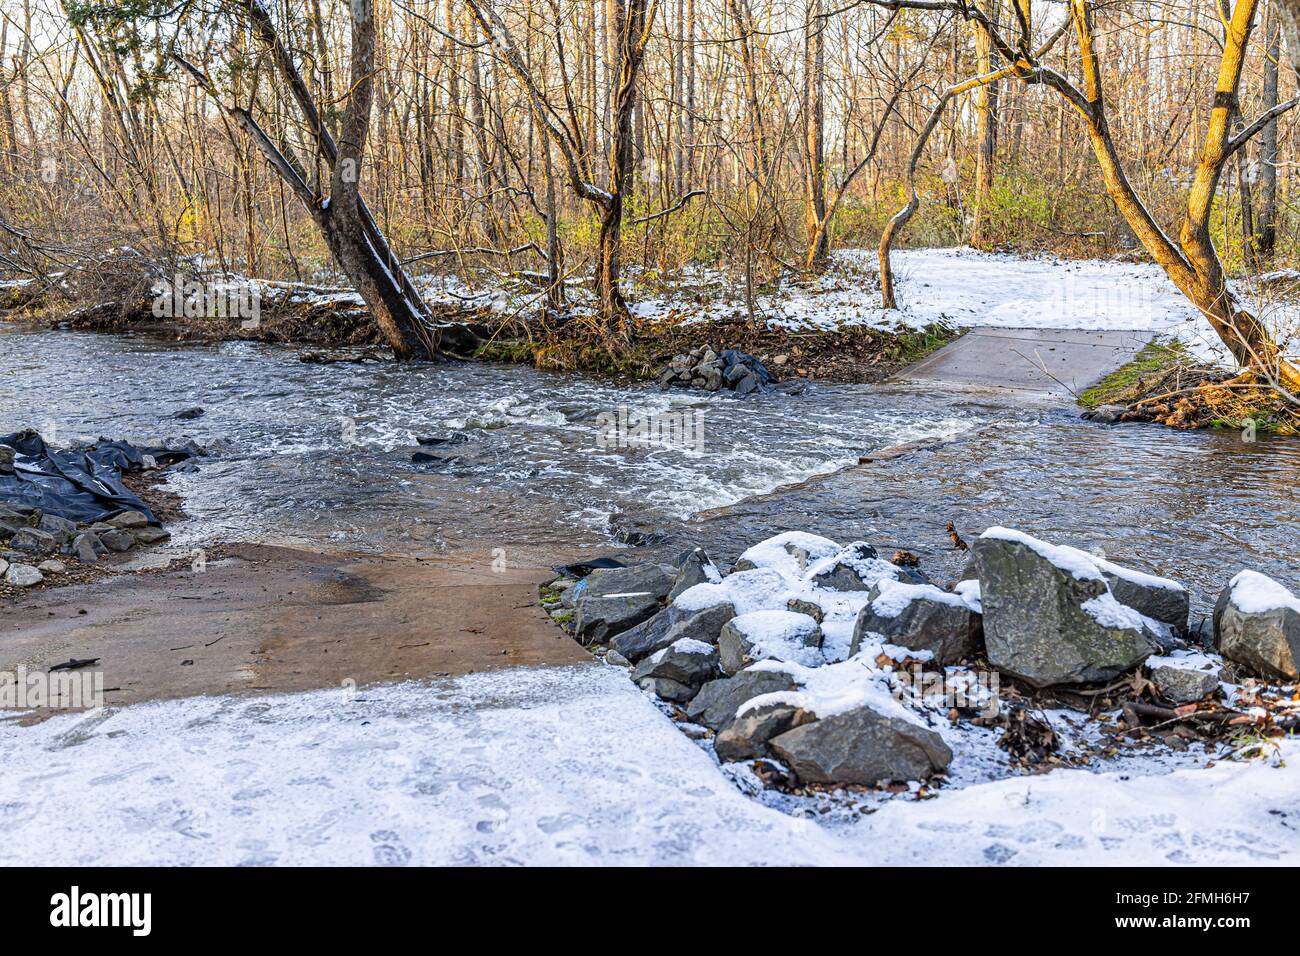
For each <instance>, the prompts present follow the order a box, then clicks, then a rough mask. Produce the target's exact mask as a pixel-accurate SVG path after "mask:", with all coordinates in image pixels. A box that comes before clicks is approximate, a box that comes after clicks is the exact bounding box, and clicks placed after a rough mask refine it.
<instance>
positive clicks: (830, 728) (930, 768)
mask: <svg viewBox="0 0 1300 956" xmlns="http://www.w3.org/2000/svg"><path fill="white" fill-rule="evenodd" d="M768 746H769V747H770V748H771V750H772V753H773V754H774V755H775V756H776V757H777V758H778V759H779V760H780V761H781V762H782V763H784V764H785V765H786V766H787V767H789V768H790V770H792V771H793V772H794V774H795V776H797V777H798V778H799V779H800V780H801V781H803V782H804V783H819V784H846V783H856V784H863V785H866V786H873V785H875V784H877V783H880V782H882V781H892V780H899V781H903V780H924V779H925V778H927V777H929V776H930V775H931V774H932V773H934V772H935V771H938V770H943V769H944V768H945V767H947V766H948V764H949V763H950V762H951V761H952V751H951V750H949V749H948V746H947V744H945V743H944V742H943V738H941V737H940V736H939V735H938V734H936V733H935V732H934V731H933V730H929V729H927V728H925V727H920V726H917V725H916V724H913V723H911V722H909V721H906V720H900V719H899V718H896V717H884V716H882V715H880V714H878V713H876V712H875V711H874V710H872V709H871V708H870V707H859V708H858V709H857V710H851V711H849V712H847V713H843V714H836V715H834V716H832V717H824V718H822V719H821V720H818V721H815V722H813V723H810V724H804V725H803V726H800V727H795V728H794V729H792V730H787V731H786V732H785V733H783V734H779V735H777V736H776V737H773V738H772V739H771V740H770V741H769V742H768Z"/></svg>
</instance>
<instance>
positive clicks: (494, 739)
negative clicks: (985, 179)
mask: <svg viewBox="0 0 1300 956" xmlns="http://www.w3.org/2000/svg"><path fill="white" fill-rule="evenodd" d="M1283 747H1284V750H1283V754H1284V755H1287V756H1292V757H1295V758H1297V759H1296V763H1297V765H1300V748H1298V747H1297V745H1295V744H1292V743H1286V744H1284V745H1283ZM0 827H3V830H4V833H5V837H6V839H5V840H4V841H3V842H2V843H0V863H4V864H18V863H32V864H74V865H75V864H149V863H173V864H270V863H280V864H323V863H333V864H438V863H488V864H520V863H533V864H591V863H604V864H618V863H627V864H749V863H767V864H797V863H820V864H836V863H840V864H843V863H871V864H916V863H927V864H985V865H987V864H1008V865H1017V864H1034V863H1054V864H1067V865H1069V864H1073V865H1116V864H1139V863H1199V864H1272V863H1295V862H1297V861H1300V771H1297V770H1295V769H1292V768H1291V767H1286V766H1283V767H1281V768H1275V767H1270V766H1267V765H1265V764H1263V763H1259V762H1256V763H1250V764H1237V763H1222V764H1219V765H1218V766H1216V767H1214V768H1212V769H1209V770H1193V771H1179V772H1175V773H1173V774H1169V775H1166V776H1154V777H1137V776H1131V777H1127V778H1126V777H1122V776H1119V775H1116V774H1105V775H1094V774H1090V773H1087V772H1085V771H1057V772H1054V773H1052V774H1050V775H1047V776H1040V777H1022V778H1017V779H1013V780H1005V781H1001V782H998V783H990V784H982V785H978V786H973V787H970V788H968V789H966V790H961V791H953V792H947V793H943V794H941V796H940V797H939V798H938V799H935V800H930V801H926V802H922V803H916V802H912V801H906V800H899V801H895V802H893V803H891V804H889V805H888V806H886V807H885V808H884V809H882V810H881V811H880V812H878V813H876V814H873V815H871V816H868V817H865V818H864V819H863V820H862V821H861V822H858V823H854V824H841V825H836V826H822V825H819V824H817V823H814V822H813V821H812V820H809V819H798V818H794V817H791V816H787V815H785V814H782V813H780V812H778V811H776V810H772V809H769V808H767V807H764V806H762V805H761V804H759V803H757V802H755V801H753V800H751V799H750V798H748V797H746V796H744V795H743V794H742V793H741V792H740V791H739V790H737V789H736V788H735V787H734V786H733V785H732V783H731V782H730V781H729V780H728V779H727V778H726V777H725V776H724V775H723V774H722V772H721V771H720V770H719V769H718V767H717V766H716V764H715V763H714V762H713V759H712V758H711V756H710V755H709V754H707V753H706V752H705V751H704V750H702V749H701V748H700V747H698V746H697V745H695V744H693V743H691V742H690V741H689V740H688V739H687V738H686V737H685V736H684V735H682V734H681V733H680V732H679V731H678V730H677V729H676V728H675V726H674V725H673V724H672V723H671V722H670V721H669V720H668V719H667V718H666V717H664V716H663V715H662V714H661V713H660V712H659V711H658V710H657V709H656V708H655V707H654V706H653V705H652V704H651V703H650V702H649V700H647V699H646V698H645V697H644V696H642V694H641V693H640V692H639V691H638V690H636V688H635V687H633V686H632V685H631V684H630V683H629V682H628V680H627V677H626V675H625V674H624V673H623V671H622V670H621V669H618V668H612V667H610V668H604V667H599V666H597V665H579V666H577V667H566V668H539V669H528V670H515V671H502V672H496V673H493V674H484V675H474V676H470V677H465V678H460V679H458V680H455V681H448V682H442V683H436V684H426V683H407V684H400V685H387V686H382V687H376V688H369V689H366V690H363V691H361V692H360V693H359V694H358V695H357V696H356V697H355V699H354V698H352V697H350V696H348V695H347V694H345V692H343V691H341V690H340V691H318V692H313V693H306V694H298V695H285V696H277V697H241V698H228V697H225V698H190V699H187V700H180V701H166V702H159V703H154V704H143V705H138V706H134V707H129V708H124V709H121V710H118V711H114V712H103V713H100V714H88V715H64V716H61V717H56V718H54V719H51V720H49V721H47V722H45V723H43V724H40V725H38V726H35V727H27V728H24V727H18V726H15V725H13V724H8V725H4V726H0Z"/></svg>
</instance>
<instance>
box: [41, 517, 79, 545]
mask: <svg viewBox="0 0 1300 956" xmlns="http://www.w3.org/2000/svg"><path fill="white" fill-rule="evenodd" d="M36 527H37V528H38V529H40V530H41V531H44V532H46V533H47V534H52V535H54V537H55V538H56V539H57V540H63V539H64V538H70V537H72V536H73V535H75V534H76V533H77V523H76V522H75V521H69V520H68V519H67V518H60V517H59V516H58V515H49V514H46V515H41V520H40V521H39V522H38V523H37V525H36Z"/></svg>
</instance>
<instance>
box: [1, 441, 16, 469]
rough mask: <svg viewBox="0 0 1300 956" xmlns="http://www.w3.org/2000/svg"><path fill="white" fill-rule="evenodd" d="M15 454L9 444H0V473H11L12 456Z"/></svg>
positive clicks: (12, 467)
mask: <svg viewBox="0 0 1300 956" xmlns="http://www.w3.org/2000/svg"><path fill="white" fill-rule="evenodd" d="M17 454H18V453H17V452H16V451H14V449H13V448H12V447H10V446H9V445H0V475H11V474H13V471H14V457H15V456H16V455H17Z"/></svg>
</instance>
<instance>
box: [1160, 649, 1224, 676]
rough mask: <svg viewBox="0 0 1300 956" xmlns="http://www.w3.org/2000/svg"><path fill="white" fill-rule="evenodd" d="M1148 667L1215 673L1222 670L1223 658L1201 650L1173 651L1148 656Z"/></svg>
mask: <svg viewBox="0 0 1300 956" xmlns="http://www.w3.org/2000/svg"><path fill="white" fill-rule="evenodd" d="M1146 665H1147V667H1149V668H1156V667H1169V668H1173V669H1175V670H1182V671H1205V672H1207V673H1213V674H1217V673H1219V671H1221V670H1223V658H1222V657H1220V656H1219V655H1218V654H1205V653H1202V652H1201V651H1174V652H1172V653H1171V654H1167V655H1163V656H1157V657H1148V658H1147V659H1146Z"/></svg>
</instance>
